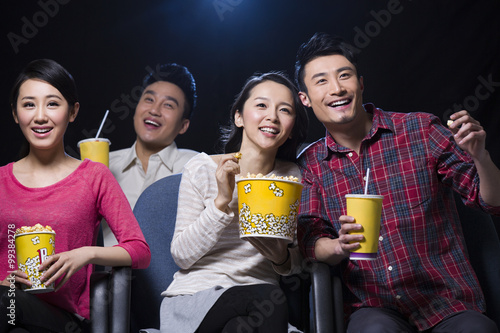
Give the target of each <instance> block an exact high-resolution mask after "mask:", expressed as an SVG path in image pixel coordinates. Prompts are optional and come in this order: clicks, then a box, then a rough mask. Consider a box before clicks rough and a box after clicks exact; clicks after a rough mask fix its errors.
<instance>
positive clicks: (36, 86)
mask: <svg viewBox="0 0 500 333" xmlns="http://www.w3.org/2000/svg"><path fill="white" fill-rule="evenodd" d="M78 109H79V104H78V103H75V105H74V107H73V108H70V106H69V105H68V102H67V101H66V99H65V98H64V97H63V95H62V94H61V93H60V92H59V90H57V89H56V88H54V86H52V85H50V84H48V83H47V82H45V81H41V80H35V79H29V80H26V81H25V82H24V83H23V84H22V85H21V86H20V87H19V96H18V98H17V101H16V110H15V111H13V112H12V113H13V116H14V120H15V121H16V123H18V124H19V127H20V128H21V131H22V132H23V134H24V136H25V137H26V139H27V140H28V142H29V144H30V147H31V149H51V148H55V147H60V148H62V147H63V138H64V132H65V131H66V128H67V127H68V123H70V122H73V121H74V120H75V118H76V115H77V114H78Z"/></svg>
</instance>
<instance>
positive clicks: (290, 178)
mask: <svg viewBox="0 0 500 333" xmlns="http://www.w3.org/2000/svg"><path fill="white" fill-rule="evenodd" d="M242 178H265V179H276V180H288V181H293V182H298V181H299V178H297V177H295V176H276V175H275V174H274V173H273V174H272V175H270V176H269V177H266V176H264V175H263V174H261V173H258V174H253V173H250V172H249V173H247V176H246V177H242Z"/></svg>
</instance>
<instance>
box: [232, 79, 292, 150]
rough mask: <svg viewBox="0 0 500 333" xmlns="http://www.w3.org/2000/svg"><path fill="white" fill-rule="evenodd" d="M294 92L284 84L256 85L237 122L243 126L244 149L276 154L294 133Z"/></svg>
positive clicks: (242, 143)
mask: <svg viewBox="0 0 500 333" xmlns="http://www.w3.org/2000/svg"><path fill="white" fill-rule="evenodd" d="M295 117H296V116H295V109H294V107H293V97H292V92H291V91H290V90H289V89H288V88H287V87H286V86H284V85H282V84H279V83H276V82H273V81H264V82H262V83H259V84H258V85H256V86H255V87H254V88H253V89H252V91H251V93H250V95H249V97H248V99H247V100H246V102H245V104H244V106H243V110H242V111H241V112H240V111H238V112H236V114H235V124H236V126H238V127H242V128H243V137H242V141H241V149H242V150H244V149H246V148H255V149H257V150H270V151H273V152H274V153H275V152H276V151H277V150H278V148H279V147H280V146H281V145H282V144H283V143H285V141H286V140H287V139H288V138H289V137H290V136H291V133H292V130H293V126H294V123H295Z"/></svg>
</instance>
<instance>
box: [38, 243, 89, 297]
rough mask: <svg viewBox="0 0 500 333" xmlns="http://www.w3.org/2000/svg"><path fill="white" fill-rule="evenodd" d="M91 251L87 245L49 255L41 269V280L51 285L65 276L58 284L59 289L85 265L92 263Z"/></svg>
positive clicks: (56, 289) (57, 288)
mask: <svg viewBox="0 0 500 333" xmlns="http://www.w3.org/2000/svg"><path fill="white" fill-rule="evenodd" d="M89 253H91V251H87V250H86V248H85V247H81V248H78V249H73V250H71V251H67V252H61V253H56V254H54V255H51V256H49V257H48V258H47V259H46V260H45V261H44V262H43V263H42V264H41V265H40V268H39V269H40V271H42V272H43V274H42V277H41V278H40V281H42V282H43V283H45V284H46V285H49V284H51V283H55V281H56V280H57V279H59V278H61V277H64V278H63V279H62V280H61V281H60V282H59V284H58V285H57V286H55V291H58V290H59V289H60V288H61V287H62V286H63V285H64V284H65V283H66V282H68V280H69V278H70V277H71V276H72V275H73V274H75V273H76V272H78V271H79V270H80V269H81V268H82V267H83V266H85V265H86V264H88V263H90V258H89Z"/></svg>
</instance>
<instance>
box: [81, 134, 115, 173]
mask: <svg viewBox="0 0 500 333" xmlns="http://www.w3.org/2000/svg"><path fill="white" fill-rule="evenodd" d="M110 145H111V141H109V140H108V139H103V138H97V139H85V140H81V141H79V142H78V148H80V158H81V160H82V161H83V160H84V159H86V158H88V159H89V160H91V161H94V162H100V163H102V164H104V165H105V166H107V167H108V168H109V146H110Z"/></svg>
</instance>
